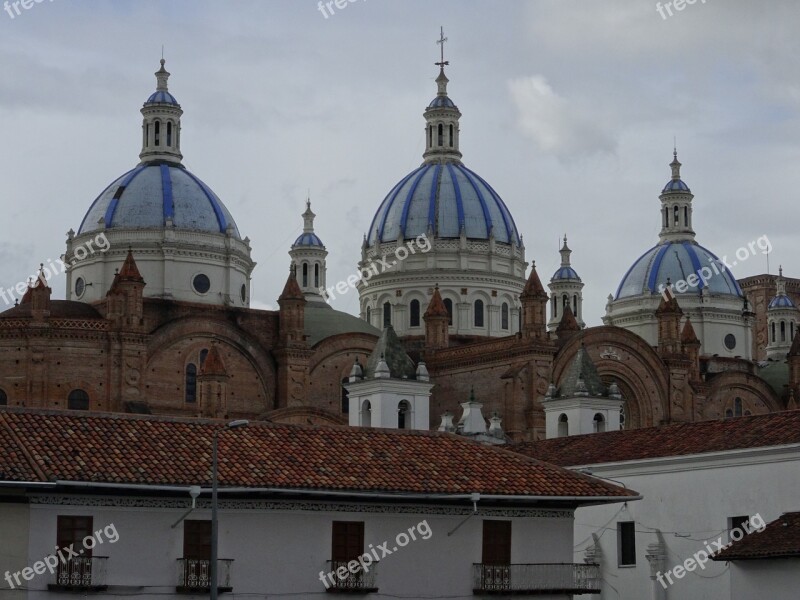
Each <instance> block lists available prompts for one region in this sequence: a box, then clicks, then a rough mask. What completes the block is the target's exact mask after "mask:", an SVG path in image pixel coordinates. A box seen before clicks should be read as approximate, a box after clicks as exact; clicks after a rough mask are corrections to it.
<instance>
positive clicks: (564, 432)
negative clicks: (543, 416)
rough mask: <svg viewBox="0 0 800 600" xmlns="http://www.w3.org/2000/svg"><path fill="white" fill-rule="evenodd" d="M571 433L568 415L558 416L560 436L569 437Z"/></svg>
mask: <svg viewBox="0 0 800 600" xmlns="http://www.w3.org/2000/svg"><path fill="white" fill-rule="evenodd" d="M568 435H569V419H567V415H564V414H562V415H561V416H560V417H558V437H567V436H568Z"/></svg>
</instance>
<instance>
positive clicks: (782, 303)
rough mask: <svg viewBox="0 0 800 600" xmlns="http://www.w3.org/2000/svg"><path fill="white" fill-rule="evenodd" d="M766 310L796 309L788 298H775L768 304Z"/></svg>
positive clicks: (782, 296)
mask: <svg viewBox="0 0 800 600" xmlns="http://www.w3.org/2000/svg"><path fill="white" fill-rule="evenodd" d="M768 308H797V306H796V305H795V303H794V302H792V299H791V298H789V296H784V295H781V296H775V297H774V298H773V299H772V300H771V301H770V303H769V307H768Z"/></svg>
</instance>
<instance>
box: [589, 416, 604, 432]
mask: <svg viewBox="0 0 800 600" xmlns="http://www.w3.org/2000/svg"><path fill="white" fill-rule="evenodd" d="M592 426H593V428H594V432H595V433H603V432H604V431H605V430H606V420H605V419H604V418H603V415H601V414H600V413H597V414H596V415H595V416H594V419H593V420H592Z"/></svg>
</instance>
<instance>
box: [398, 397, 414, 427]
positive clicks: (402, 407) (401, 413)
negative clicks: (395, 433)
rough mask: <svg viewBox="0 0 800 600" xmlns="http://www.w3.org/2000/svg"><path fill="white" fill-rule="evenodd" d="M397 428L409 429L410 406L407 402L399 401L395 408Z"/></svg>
mask: <svg viewBox="0 0 800 600" xmlns="http://www.w3.org/2000/svg"><path fill="white" fill-rule="evenodd" d="M397 428H398V429H411V404H409V403H408V400H401V401H400V404H399V405H398V406H397Z"/></svg>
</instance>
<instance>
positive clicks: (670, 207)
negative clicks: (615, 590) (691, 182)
mask: <svg viewBox="0 0 800 600" xmlns="http://www.w3.org/2000/svg"><path fill="white" fill-rule="evenodd" d="M669 166H670V169H672V178H671V179H670V180H669V181H668V182H667V185H665V186H664V189H663V190H662V191H661V195H660V196H659V199H660V200H661V233H660V234H659V238H660V239H661V241H662V242H676V241H682V240H693V239H694V230H693V229H692V199H693V198H694V195H693V194H692V192H691V190H690V189H689V186H688V185H686V184H685V183H684V182H683V180H682V179H681V163H680V161H679V160H678V149H677V148H675V149H673V152H672V162H671V163H670V164H669Z"/></svg>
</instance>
